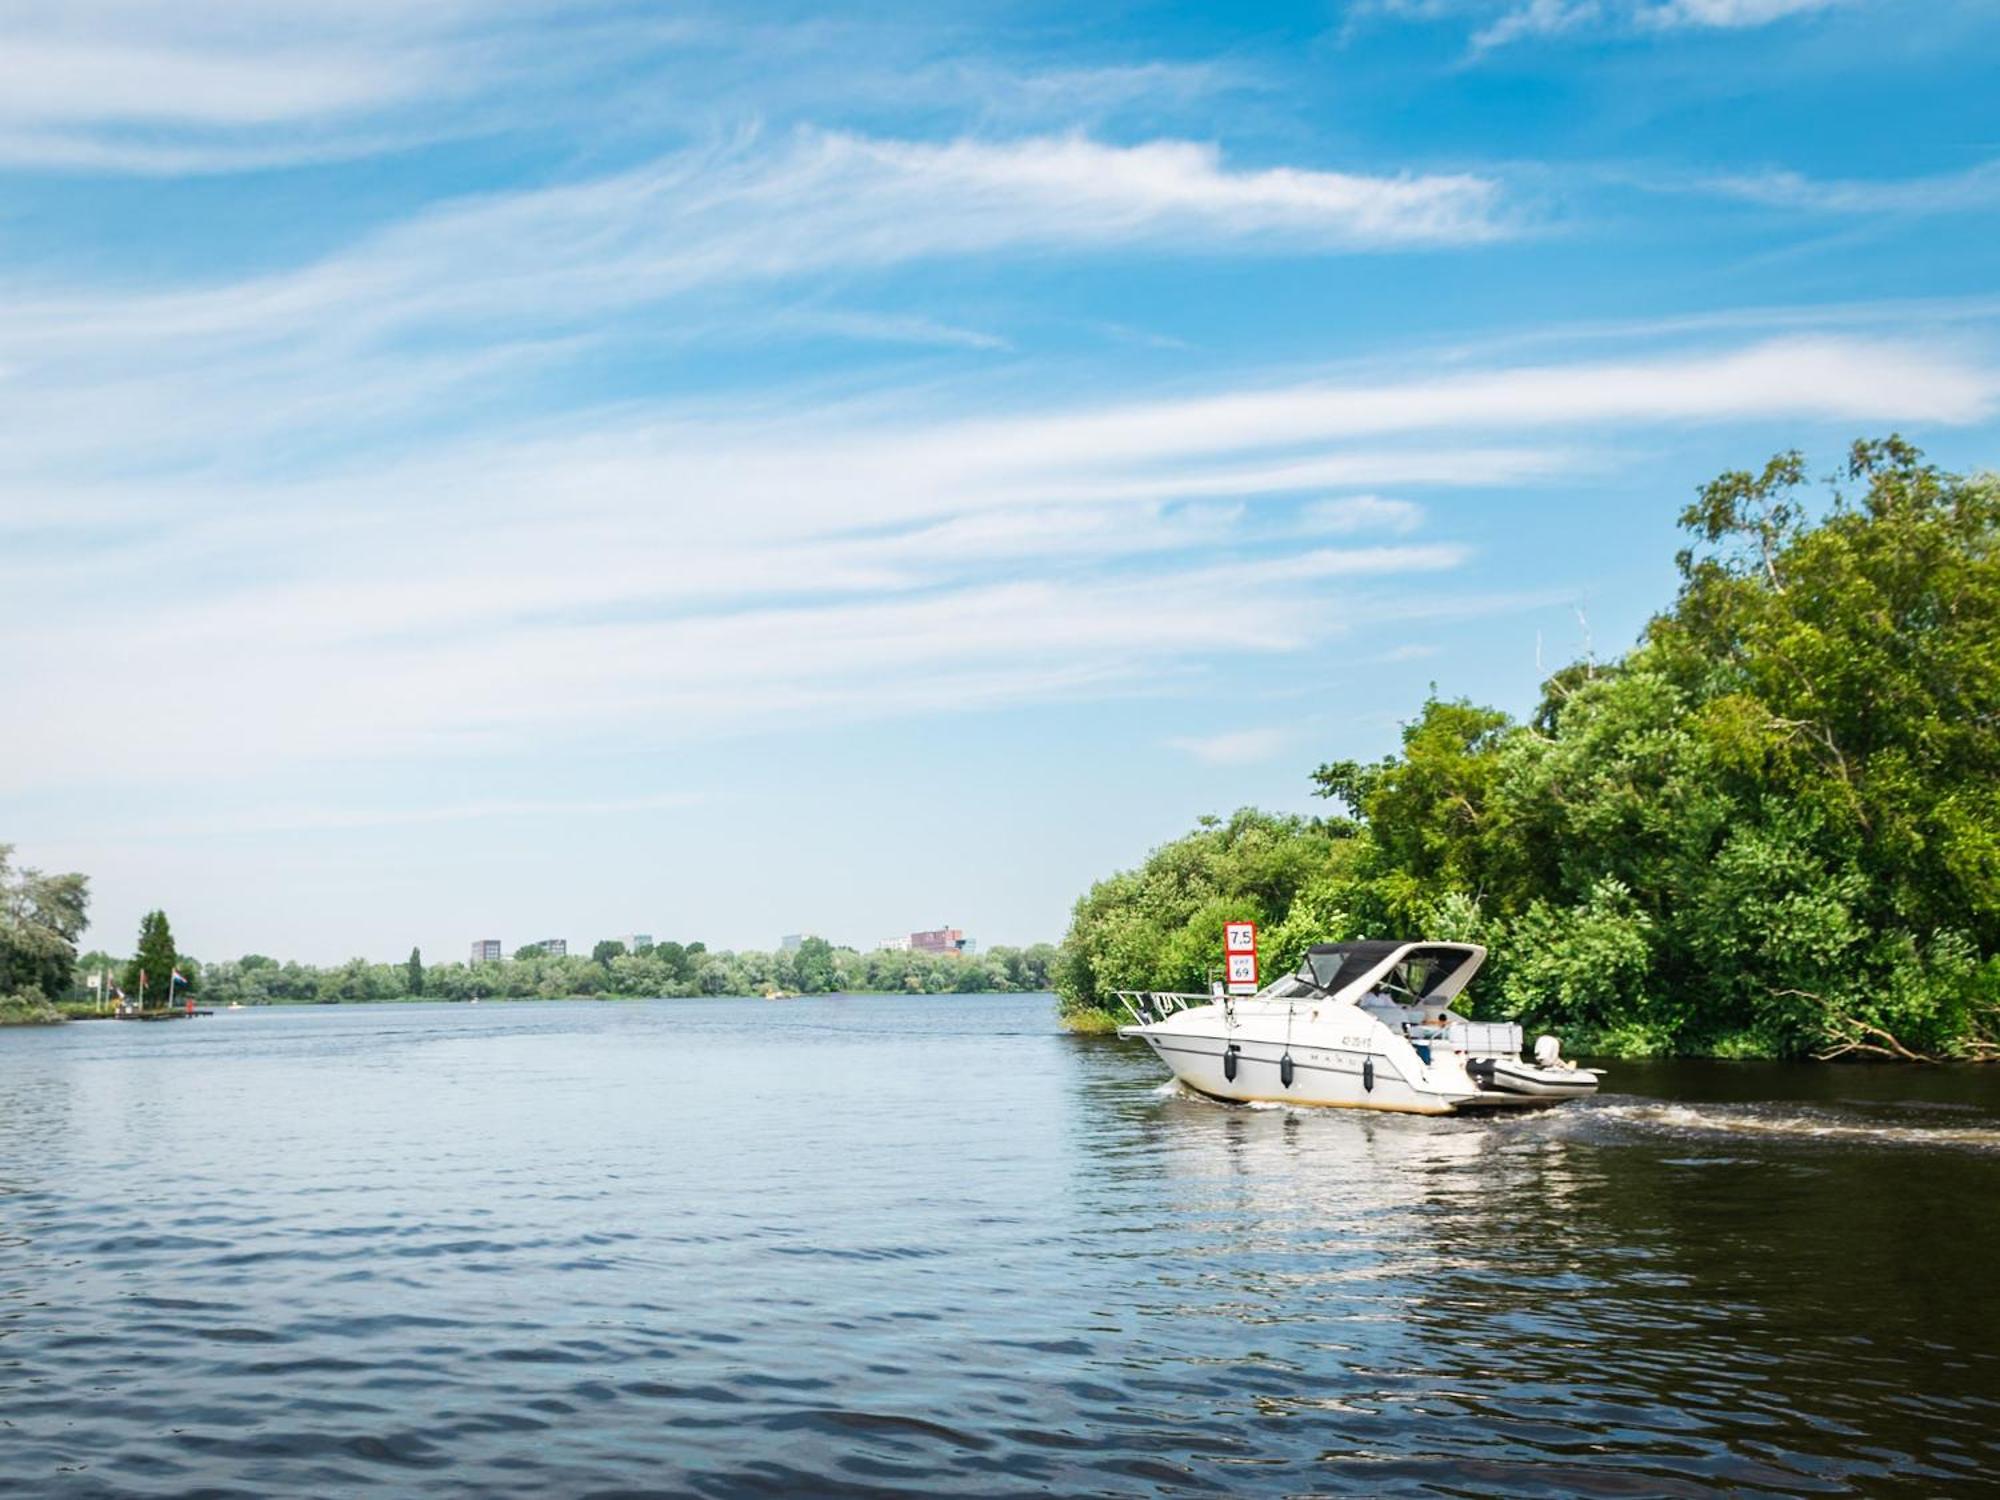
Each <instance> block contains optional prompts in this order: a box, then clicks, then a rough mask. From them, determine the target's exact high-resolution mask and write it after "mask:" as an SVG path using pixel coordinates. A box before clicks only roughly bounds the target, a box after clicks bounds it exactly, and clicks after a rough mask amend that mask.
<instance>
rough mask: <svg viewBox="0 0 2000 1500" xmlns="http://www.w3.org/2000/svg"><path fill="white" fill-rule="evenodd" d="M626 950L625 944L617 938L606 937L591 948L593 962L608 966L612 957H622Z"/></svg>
mask: <svg viewBox="0 0 2000 1500" xmlns="http://www.w3.org/2000/svg"><path fill="white" fill-rule="evenodd" d="M624 952H625V945H624V944H623V943H621V942H619V941H618V939H617V938H605V939H604V940H603V941H602V942H600V943H598V945H597V946H596V947H594V948H592V949H591V950H590V959H591V962H592V963H595V964H601V965H605V966H607V967H608V966H609V965H610V963H611V960H612V959H614V958H619V957H622V956H623V955H624Z"/></svg>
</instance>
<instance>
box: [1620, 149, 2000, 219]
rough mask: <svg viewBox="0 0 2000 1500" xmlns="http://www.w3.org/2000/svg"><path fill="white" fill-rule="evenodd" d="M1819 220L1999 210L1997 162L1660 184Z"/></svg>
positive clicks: (1734, 176)
mask: <svg viewBox="0 0 2000 1500" xmlns="http://www.w3.org/2000/svg"><path fill="white" fill-rule="evenodd" d="M1658 185H1660V186H1664V187H1666V188H1669V189H1673V188H1675V187H1676V186H1685V187H1686V188H1688V189H1690V190H1694V191H1705V192H1711V193H1718V194H1721V195H1722V196H1724V197H1728V198H1738V199H1742V200H1743V201H1745V202H1748V203H1760V204H1764V205H1767V206H1769V207H1772V208H1790V209H1799V210H1802V211H1804V212H1808V213H1821V214H1895V215H1898V216H1904V217H1908V216H1912V215H1919V214H1940V213H1956V212H1962V211H1966V210H1972V209H1984V208H1992V207H1994V206H1995V205H2000V161H1985V162H1981V163H1979V164H1978V165H1977V166H1973V167H1968V168H1966V169H1965V170H1964V171H1962V172H1942V173H1935V174H1932V175H1929V176H1924V177H1900V178H1894V177H1892V178H1876V179H1868V178H1856V177H1848V178H1813V177H1807V176H1805V175H1803V174H1802V173H1798V172H1791V171H1770V172H1754V173H1735V174H1731V175H1728V176H1708V177H1701V178H1695V179H1690V180H1688V181H1687V182H1686V183H1685V184H1676V183H1674V182H1671V181H1669V182H1665V183H1660V184H1658Z"/></svg>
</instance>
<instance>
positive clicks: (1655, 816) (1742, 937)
mask: <svg viewBox="0 0 2000 1500" xmlns="http://www.w3.org/2000/svg"><path fill="white" fill-rule="evenodd" d="M1831 488H1832V493H1831V494H1830V495H1828V496H1826V497H1824V498H1819V497H1815V495H1814V494H1813V493H1812V490H1811V488H1810V487H1809V485H1808V482H1807V476H1806V472H1805V468H1804V465H1803V462H1802V460H1801V459H1800V457H1799V456H1798V455H1797V454H1796V453H1788V454H1782V455H1780V456H1779V457H1777V458H1775V459H1773V460H1772V461H1771V462H1770V463H1769V464H1767V465H1766V466H1765V467H1764V468H1763V470H1762V471H1761V472H1757V473H1749V472H1735V473H1729V474H1724V475H1722V476H1721V477H1720V478H1718V479H1716V480H1715V481H1714V482H1713V483H1711V484H1709V485H1707V486H1705V487H1704V488H1703V489H1702V490H1701V491H1700V493H1699V496H1698V498H1697V499H1696V501H1695V503H1693V504H1692V505H1690V506H1688V507H1687V508H1686V510H1685V511H1684V512H1683V513H1682V515H1681V524H1682V526H1683V527H1684V529H1685V530H1686V531H1687V532H1688V534H1689V538H1690V542H1689V546H1688V548H1687V550H1685V551H1684V552H1682V553H1681V554H1680V556H1679V558H1678V564H1679V571H1680V577H1681V583H1680V589H1679V592H1678V594H1677V596H1676V597H1675V598H1674V600H1673V601H1672V603H1671V604H1670V605H1669V606H1668V607H1667V608H1666V609H1665V610H1663V611H1662V612H1661V613H1660V614H1658V615H1656V616H1655V617H1654V618H1653V619H1652V620H1651V621H1650V622H1649V623H1648V625H1647V626H1646V628H1645V630H1644V631H1643V633H1642V634H1641V636H1640V639H1639V641H1638V643H1637V644H1636V645H1635V646H1634V647H1633V649H1632V650H1630V651H1629V652H1627V653H1626V654H1625V655H1624V656H1622V657H1620V658H1619V659H1617V660H1615V661H1611V662H1607V663H1598V662H1588V661H1586V662H1578V663H1575V664H1572V665H1570V666H1568V667H1565V668H1563V669H1562V670H1561V671H1559V672H1557V673H1556V674H1555V675H1554V676H1553V677H1551V678H1550V679H1549V680H1548V681H1547V683H1546V684H1544V687H1543V692H1542V697H1541V701H1540V702H1539V703H1538V704H1537V705H1536V707H1535V709H1534V711H1533V713H1532V714H1531V715H1530V716H1529V717H1528V719H1527V720H1526V721H1524V722H1517V721H1516V720H1515V719H1513V718H1511V717H1510V716H1508V715H1507V714H1504V713H1501V712H1499V711H1497V710H1494V709H1491V708H1486V707H1482V706H1479V705H1476V704H1473V703H1471V702H1468V701H1465V700H1462V699H1461V700H1451V701H1445V700H1441V699H1439V698H1438V697H1437V696H1436V695H1435V693H1433V695H1432V697H1431V699H1430V700H1429V701H1427V702H1425V703H1424V704H1423V705H1422V706H1421V707H1420V709H1419V710H1418V712H1417V715H1416V717H1415V718H1414V719H1413V720H1412V721H1411V722H1409V723H1408V724H1407V725H1406V726H1405V728H1404V731H1403V736H1402V745H1401V748H1400V749H1399V751H1398V752H1397V753H1396V754H1394V755H1391V756H1389V757H1387V758H1385V759H1383V760H1380V761H1377V762H1374V763H1360V762H1355V761H1334V762H1330V763H1328V764H1325V765H1322V766H1320V767H1319V768H1318V770H1317V771H1315V772H1313V773H1312V779H1313V783H1314V787H1315V790H1316V792H1317V793H1318V794H1319V795H1321V796H1323V797H1325V798H1326V799H1327V800H1328V801H1329V803H1330V804H1331V808H1330V811H1329V814H1328V815H1326V816H1323V817H1317V818H1305V817H1293V816H1280V815H1273V814H1269V813H1263V812H1258V811H1256V810H1254V809H1246V810H1244V811H1241V812H1238V813H1237V814H1235V816H1233V817H1231V818H1229V819H1227V820H1222V819H1216V818H1207V819H1203V820H1202V821H1201V823H1200V825H1199V826H1197V827H1196V828H1195V829H1194V830H1193V831H1192V832H1190V833H1189V834H1188V835H1187V836H1186V837H1184V838H1181V839H1178V840H1176V841H1174V842H1173V843H1170V844H1167V845H1164V846H1163V847H1161V848H1159V849H1156V850H1154V851H1153V852H1152V854H1151V855H1149V856H1148V858H1147V859H1146V861H1145V862H1144V864H1142V865H1141V866H1140V867H1139V868H1138V869H1136V870H1129V871H1124V872H1121V873H1119V874H1116V875H1113V876H1111V877H1109V878H1108V879H1106V880H1103V881H1100V882H1099V883H1098V884H1097V885H1095V886H1093V887H1092V888H1091V889H1090V891H1089V892H1087V893H1086V894H1085V895H1084V896H1083V897H1082V899H1081V900H1079V901H1078V902H1077V904H1076V908H1075V911H1074V914H1073V918H1072V921H1071V925H1070V928H1069V932H1068V935H1067V937H1066V938H1065V940H1064V942H1063V946H1062V951H1061V956H1060V958H1059V959H1058V962H1057V965H1056V987H1057V990H1058V993H1059V995H1060V1004H1061V1008H1062V1014H1063V1017H1064V1019H1065V1021H1066V1022H1067V1023H1068V1024H1070V1025H1071V1026H1072V1027H1074V1028H1075V1029H1078V1030H1085V1031H1094V1030H1105V1029H1108V1028H1109V1027H1111V1026H1112V1025H1115V1020H1116V1017H1115V1010H1116V1002H1115V1001H1114V1000H1112V998H1111V995H1110V991H1112V990H1114V989H1121V988H1128V989H1129V988H1156V989H1181V990H1202V989H1205V988H1206V987H1207V983H1208V980H1209V979H1210V977H1211V975H1212V972H1213V968H1214V965H1215V964H1216V963H1217V962H1218V955H1219V954H1220V953H1221V950H1222V923H1223V921H1224V920H1225V919H1228V918H1233V917H1245V918H1254V919H1256V920H1258V921H1260V922H1261V923H1262V924H1263V934H1264V957H1265V971H1266V973H1267V974H1268V973H1275V972H1279V971H1282V970H1284V969H1286V968H1289V967H1291V966H1294V965H1295V964H1296V963H1297V961H1298V958H1299V956H1300V954H1301V953H1302V951H1303V950H1304V948H1305V946H1306V945H1307V944H1308V943H1311V942H1317V941H1339V940H1343V939H1350V938H1358V937H1364V936H1366V937H1392V936H1408V937H1429V938H1436V939H1457V940H1464V941H1472V942H1479V943H1484V944H1486V945H1487V946H1488V948H1489V949H1490V950H1491V955H1492V956H1491V958H1490V960H1489V963H1488V966H1487V968H1486V970H1485V971H1484V972H1483V973H1482V975H1481V976H1480V978H1479V980H1478V981H1476V982H1475V984H1474V986H1473V999H1474V1002H1475V1005H1476V1008H1477V1010H1478V1012H1479V1014H1481V1015H1482V1016H1497V1017H1508V1018H1513V1019H1518V1020H1520V1021H1521V1022H1522V1023H1523V1024H1525V1025H1527V1026H1529V1027H1530V1028H1540V1027H1547V1028H1549V1029H1552V1030H1558V1031H1560V1032H1561V1033H1563V1034H1564V1036H1565V1037H1566V1038H1567V1039H1569V1040H1570V1041H1571V1044H1572V1050H1579V1051H1583V1050H1587V1051H1592V1052H1595V1053H1597V1054H1599V1055H1610V1056H1626V1057H1638V1056H1668V1055H1683V1056H1709V1057H1773V1058H1780V1057H1781V1058H1822V1059H1826V1058H1879V1059H1896V1060H1902V1061H1940V1060H1979V1061H1991V1060H1994V1059H1995V1058H1996V1057H2000V481H1996V479H1995V477H1994V476H1993V475H1991V474H1981V475H1974V476H1969V477H1968V476H1961V475H1954V474H1948V473H1944V472H1941V471H1939V470H1938V469H1936V468H1935V467H1933V466H1930V465H1928V464H1926V463H1925V462H1924V461H1923V458H1922V456H1921V454H1919V453H1918V452H1917V451H1916V450H1915V449H1913V448H1912V447H1910V446H1909V445H1908V444H1906V443H1904V442H1902V441H1901V440H1900V439H1897V438H1893V437H1892V438H1888V439H1884V440H1878V441H1872V442H1863V443H1857V444H1856V445H1855V446H1854V448H1853V450H1852V452H1851V453H1850V455H1849V460H1848V463H1847V465H1846V467H1845V470H1844V474H1843V476H1841V477H1840V478H1838V479H1836V480H1834V481H1832V482H1831Z"/></svg>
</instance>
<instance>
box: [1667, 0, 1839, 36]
mask: <svg viewBox="0 0 2000 1500" xmlns="http://www.w3.org/2000/svg"><path fill="white" fill-rule="evenodd" d="M1849 3H1852V0H1659V3H1656V4H1649V5H1643V6H1641V8H1640V9H1639V11H1638V20H1639V22H1640V24H1642V25H1646V26H1657V27H1666V28H1671V27H1677V26H1686V27H1704V26H1705V27H1714V28H1718V29H1722V30H1739V29H1742V28H1744V27H1750V26H1768V25H1770V24H1771V23H1772V22H1773V21H1782V20H1785V19H1786V18H1787V17H1790V16H1802V15H1805V14H1807V13H1808V12H1811V11H1816V10H1831V9H1832V8H1833V7H1834V6H1836V5H1844V4H1849Z"/></svg>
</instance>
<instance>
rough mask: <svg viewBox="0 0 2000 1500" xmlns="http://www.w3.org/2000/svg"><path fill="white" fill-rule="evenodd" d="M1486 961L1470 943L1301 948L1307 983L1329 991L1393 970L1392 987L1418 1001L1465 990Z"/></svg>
mask: <svg viewBox="0 0 2000 1500" xmlns="http://www.w3.org/2000/svg"><path fill="white" fill-rule="evenodd" d="M1392 960H1393V962H1392ZM1485 961H1486V950H1485V949H1484V948H1481V947H1479V946H1478V945H1477V944H1474V943H1421V942H1408V941H1402V942H1395V941H1382V940H1373V941H1368V942H1358V943H1315V944H1313V946H1312V947H1310V948H1308V949H1306V963H1305V967H1306V973H1307V975H1308V976H1309V977H1310V978H1311V980H1312V982H1313V983H1314V984H1315V985H1316V986H1318V987H1319V988H1320V989H1322V990H1324V991H1325V992H1326V993H1327V994H1329V995H1338V994H1340V993H1341V991H1343V990H1345V989H1347V988H1348V987H1349V986H1351V985H1354V984H1356V983H1358V982H1359V981H1361V980H1362V979H1364V978H1367V977H1368V976H1370V975H1372V974H1376V973H1377V971H1378V970H1379V971H1388V970H1394V971H1396V975H1397V981H1398V982H1397V983H1396V984H1395V986H1394V987H1395V988H1397V989H1401V990H1403V992H1404V993H1406V994H1408V995H1410V996H1411V997H1412V998H1414V999H1417V1000H1427V999H1430V998H1431V997H1433V996H1436V997H1437V998H1438V999H1440V1000H1443V999H1448V998H1450V997H1451V996H1452V995H1455V994H1457V993H1458V992H1459V991H1460V990H1462V989H1464V988H1465V986H1466V984H1467V982H1468V981H1470V980H1471V978H1472V976H1473V974H1474V973H1476V972H1477V971H1478V969H1479V966H1480V965H1481V964H1482V963H1484V962H1485Z"/></svg>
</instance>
